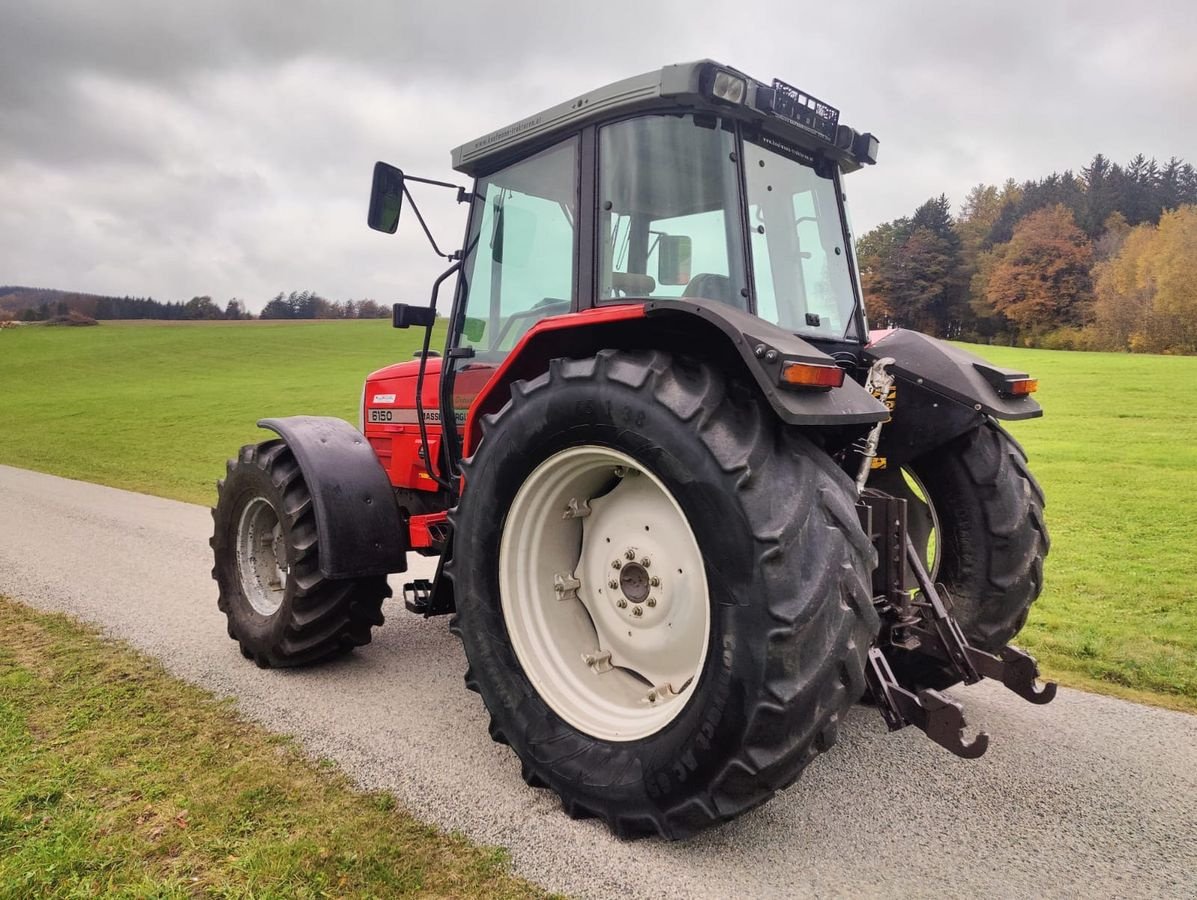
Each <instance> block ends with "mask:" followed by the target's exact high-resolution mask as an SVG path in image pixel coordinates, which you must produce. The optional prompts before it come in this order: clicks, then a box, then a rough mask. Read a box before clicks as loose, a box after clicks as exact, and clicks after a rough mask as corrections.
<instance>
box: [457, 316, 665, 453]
mask: <svg viewBox="0 0 1197 900" xmlns="http://www.w3.org/2000/svg"><path fill="white" fill-rule="evenodd" d="M642 318H644V304H643V303H624V304H619V305H612V306H596V307H594V308H593V309H586V310H583V311H582V312H576V313H565V314H564V315H560V316H550V317H549V318H547V319H541V320H540V321H539V322H537V323H536V324H535V325H533V326H532V327H531V328H530V329H528V332H527V333H526V334H525V335H524V336H523V337H522V338H520V341H519V343H518V344H516V345H515V347H514V348H512V351H511V352H510V353H509V354H507V358H506V359H504V360H503V363H502V365H500V366H499V367H498V369H497V370H495V371H494V372H493V374H492V375H491V377H490V378H489V379H488V380H487V382H486V384H484V385H479V386H478V387H477V388H475V396H474V399H473V402H472V403H471V404H470V411H469V413H467V414H466V420H465V430H464V431H463V433H462V441H461V449H462V453H463V454H465V455H466V456H469V455H470V454H471V453H473V452H474V447H475V445H476V444H477V438H478V420H479V419H480V418H481V417H482V416H483V415H485V414H486V413H487V412H489V411H490V409H489V404H488V401H490V400H491V399H492V394H493V392H494V391H495V390H496V389H498V388H499V387H501V386H503V385H506V384H507V383H508V381H511V380H514V379H518V378H532V377H535V376H536V375H539V374H540V373H539V372H529V371H525V368H522V367H521V365H520V363H521V360H522V359H523V355H524V354H523V351H524V350H525V349H526V348H527V347H528V345H529V344H531V343H533V342H539V341H540V340H542V339H544V337H545V335H548V334H552V333H553V332H555V331H562V330H564V329H569V328H584V327H586V326H590V325H603V324H608V323H611V322H623V321H626V320H628V319H642ZM504 402H506V401H505V400H504Z"/></svg>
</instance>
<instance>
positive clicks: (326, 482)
mask: <svg viewBox="0 0 1197 900" xmlns="http://www.w3.org/2000/svg"><path fill="white" fill-rule="evenodd" d="M258 427H260V428H267V429H269V430H270V431H273V432H274V433H275V434H277V435H278V436H279V437H281V438H282V439H283V440H284V441H286V442H287V446H288V447H289V448H290V449H291V452H292V453H294V454H295V459H296V461H297V462H298V463H299V468H300V471H301V472H302V473H303V480H304V482H305V483H306V484H307V486H308V491H309V492H310V493H311V495H312V506H313V511H314V513H315V516H316V534H317V538H318V540H319V542H320V544H319V546H320V551H319V558H320V571H321V572H322V573H323V574H324V576H325V577H326V578H361V577H365V576H369V575H386V574H389V573H391V572H403V571H405V570H406V569H407V549H408V547H407V544H408V541H407V532H406V531H405V529H404V526H403V521H402V519H401V518H400V515H399V507H398V506H397V505H396V504H395V493H394V491H393V490H392V489H391V483H390V480H389V479H388V478H387V475H386V472H385V471H384V470H383V468H382V465H381V464H380V463H379V461H378V457H377V456H375V455H374V451H373V449H371V447H370V444H369V443H368V442H367V441H366V439H365V437H363V436H362V434H361V433H360V432H359V431H358V430H357V429H356V428H354V427H353V426H352V425H350V424H349V423H347V422H345V421H343V420H341V419H334V418H331V417H328V416H289V417H287V418H282V419H262V420H261V421H259V422H258Z"/></svg>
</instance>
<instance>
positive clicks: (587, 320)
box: [363, 303, 644, 539]
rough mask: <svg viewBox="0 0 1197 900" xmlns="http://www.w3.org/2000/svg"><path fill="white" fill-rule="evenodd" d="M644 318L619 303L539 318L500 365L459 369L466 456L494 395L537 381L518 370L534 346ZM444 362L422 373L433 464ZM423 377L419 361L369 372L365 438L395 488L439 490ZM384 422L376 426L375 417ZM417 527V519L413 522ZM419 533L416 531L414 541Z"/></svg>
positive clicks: (435, 454) (457, 403) (431, 363)
mask: <svg viewBox="0 0 1197 900" xmlns="http://www.w3.org/2000/svg"><path fill="white" fill-rule="evenodd" d="M643 316H644V306H643V305H642V304H638V303H637V304H621V305H618V306H603V307H598V308H596V309H588V310H585V311H583V312H578V313H566V314H564V315H560V316H550V317H549V318H546V319H541V320H540V321H539V322H537V323H536V324H535V325H533V326H532V327H531V328H530V329H528V332H527V333H526V334H525V335H524V336H523V337H522V338H521V339H520V341H519V343H517V344H516V345H515V347H514V348H513V349H512V351H511V352H510V353H509V354H507V357H506V358H505V359H504V360H503V362H502V364H501V365H498V366H496V365H494V364H492V363H477V362H473V361H470V362H468V363H467V364H466V365H465V366H464V367H462V368H461V369H459V370H458V372H457V377H456V378H455V379H454V384H453V405H454V407H455V408H456V409H458V410H462V409H466V408H468V409H469V412H468V413H467V414H466V415H464V416H462V414H461V413H460V412H459V413H458V425H459V426H461V425H464V431H463V441H462V447H463V450H464V452H465V453H467V454H469V453H470V452H472V451H473V448H474V443H475V435H476V434H477V423H476V420H477V419H478V417H479V416H481V415H482V414H483V412H484V411H485V408H486V401H487V400H488V399H490V398H491V394H492V392H493V390H495V389H496V387H497V386H499V385H503V384H505V383H506V382H507V380H509V376H512V375H513V373H518V374H517V375H516V377H520V378H526V377H533V376H534V375H536V374H539V373H528V372H523V371H521V370H519V361H520V359H521V353H522V351H523V350H524V349H525V348H526V347H527V346H528V344H529V343H531V342H532V341H536V340H540V339H543V337H544V336H545V335H546V334H551V333H552V332H555V331H561V330H562V329H567V328H581V327H585V326H588V325H596V324H603V323H609V322H618V321H623V320H626V319H635V318H641V317H643ZM442 365H443V360H442V359H441V358H440V357H433V358H431V359H429V360H428V364H427V366H426V367H425V369H424V392H423V393H424V396H423V401H424V421H425V423H426V425H427V430H428V450H429V454H430V455H431V457H432V459H433V464H434V467H435V461H436V460H438V459H439V458H440V456H439V453H440V444H441V425H440V400H439V397H438V395H439V392H440V378H441V366H442ZM419 372H420V361H419V360H416V359H413V360H409V361H407V362H401V363H396V364H395V365H391V366H387V367H385V368H382V369H379V370H378V371H377V372H371V373H370V374H369V375H368V376H367V377H366V393H365V402H364V413H363V419H364V422H363V428H364V429H365V433H366V439H367V440H369V441H370V446H371V447H373V448H374V453H375V454H376V455H377V456H378V460H379V462H381V463H382V467H383V469H385V470H386V472H387V476H388V477H389V478H390V480H391V484H392V485H394V486H395V487H399V488H408V489H412V490H423V491H436V490H438V485H437V483H436V481H435V479H433V478H432V476H430V475H429V474H428V470H427V467H426V466H425V465H424V459H423V457H422V456H421V455H420V450H421V441H420V423H419V420H418V419H417V417H416V415H417V414H416V378H417V376H418V375H419ZM372 415H373V416H375V417H379V416H381V417H385V418H386V421H378V422H372V421H370V420H371V417H372ZM413 522H414V519H413ZM414 531H415V529H414V528H413V539H414V538H415V534H414Z"/></svg>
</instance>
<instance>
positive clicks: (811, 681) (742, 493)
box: [446, 351, 878, 838]
mask: <svg viewBox="0 0 1197 900" xmlns="http://www.w3.org/2000/svg"><path fill="white" fill-rule="evenodd" d="M486 425H487V428H486V432H485V437H484V439H483V441H482V443H481V445H480V447H479V449H478V451H477V453H476V454H475V455H474V457H473V458H472V459H471V460H470V461H469V462H468V463H467V464H466V466H465V481H466V485H467V486H466V489H465V492H464V494H463V497H462V500H461V503H460V505H459V506H458V508H457V509H456V510H455V511H454V512H453V513H452V514H451V515H452V519H453V522H454V535H455V537H454V540H455V553H454V558H453V560H452V562H451V563H450V564H449V566H448V567H447V569H446V571H447V573H448V574H449V575H450V577H452V578H453V580H454V588H455V594H456V597H457V616H456V619H455V622H454V626H455V630H456V631H457V632H458V633H459V634H460V636H461V638H462V641H463V643H464V645H465V651H466V656H467V659H468V662H469V670H468V672H467V675H466V682H467V685H468V686H469V687H470V688H471V689H473V690H476V691H478V692H479V693H480V694H481V695H482V699H483V701H484V702H485V704H486V707H487V709H488V710H489V711H490V714H491V735H492V736H493V737H494V738H495V740H498V741H501V742H505V743H509V744H510V745H511V747H512V749H513V750H514V751H515V752H516V754H517V755H518V756H519V758H520V760H521V762H522V764H523V774H524V778H525V780H526V781H527V782H528V783H529V784H531V785H534V786H539V787H549V788H551V789H553V790H554V791H556V792H557V793H558V794H559V795H560V797H561V799H562V804H563V806H564V808H565V810H566V811H567V812H568V813H569V814H571V815H573V816H586V815H592V816H599V817H601V818H603V819H604V820H605V822H606V823H607V825H608V826H609V827H610V828H611V829H612V830H613V831H614V832H615V833H617V834H619V835H633V834H639V833H644V832H656V833H659V834H661V835H663V836H665V837H668V838H682V837H686V836H688V835H690V834H692V833H694V832H695V831H697V830H699V829H701V828H704V827H707V826H710V825H713V824H715V823H718V822H721V821H725V820H727V819H730V818H733V817H735V816H737V815H739V814H740V813H742V812H744V811H746V810H748V809H750V808H752V807H754V806H756V805H758V804H760V803H763V802H764V801H765V800H767V799H768V798H769V797H770V796H772V794H773V793H774V792H775V791H777V790H779V789H781V788H783V787H785V786H787V785H788V784H790V783H791V782H792V781H793V780H794V779H795V778H797V777H798V775H799V774H800V773H801V771H802V770H803V768H804V767H805V766H806V765H807V764H808V763H809V762H810V761H811V760H812V759H813V758H814V757H815V756H816V755H817V754H818V753H819V752H821V751H823V750H826V749H828V748H829V747H830V746H831V745H832V744H833V743H834V742H835V737H836V729H837V726H838V723H839V719H840V716H841V714H842V713H843V711H844V710H845V709H846V708H847V707H848V706H850V705H851V704H852V703H853V702H855V701H856V700H857V699H858V698H859V697H860V695H861V694H862V693H863V691H864V686H865V682H864V665H865V659H866V654H867V651H868V648H869V645H870V643H871V642H872V640H873V638H874V637H875V635H876V632H877V628H878V621H877V616H876V614H875V612H874V610H873V606H872V602H871V597H870V590H869V572H870V570H871V568H872V565H873V560H874V551H873V548H872V546H871V544H870V543H869V541H868V539H867V538H866V536H865V535H864V533H863V532H862V531H861V528H860V526H859V523H858V519H857V516H856V513H855V510H854V506H853V499H852V490H851V484H850V482H849V480H848V479H847V477H846V476H845V475H844V474H843V472H842V471H840V470H839V469H838V468H837V467H836V466H835V464H834V463H833V462H832V460H831V459H830V458H829V457H828V456H827V455H826V454H824V453H823V452H822V451H820V450H819V449H818V448H816V447H815V446H814V445H812V444H811V443H809V442H808V441H807V440H805V439H804V438H802V437H801V436H799V435H797V434H795V433H794V432H793V430H791V429H787V428H785V427H784V426H782V425H781V424H780V423H779V422H778V421H777V419H776V417H775V416H774V415H773V414H772V412H771V411H770V410H767V409H765V408H764V407H763V406H762V405H761V403H760V402H759V401H758V400H757V398H756V397H755V396H754V395H753V394H752V392H751V391H750V390H749V389H746V388H744V387H742V386H740V385H738V384H736V383H734V382H727V381H726V380H725V379H724V378H723V377H722V376H721V375H720V374H719V373H718V372H716V371H714V370H712V369H710V368H708V367H706V366H704V365H701V364H698V363H694V362H691V361H688V360H684V359H677V358H671V357H670V356H668V355H666V354H664V353H640V354H630V353H624V352H618V351H603V352H602V353H600V354H599V355H598V356H597V357H595V358H591V359H585V360H554V361H553V362H552V363H551V365H550V370H549V372H547V373H545V374H544V375H541V376H540V377H538V378H536V379H534V380H533V381H531V382H527V383H522V382H521V383H517V384H516V385H514V386H513V388H512V399H511V402H510V403H509V404H508V405H507V406H506V407H504V409H503V410H502V411H501V412H500V413H498V414H497V415H496V416H494V417H491V418H490V419H489V421H488V422H487V423H486ZM616 470H622V471H616ZM637 472H639V475H637V474H636V473H637ZM538 485H539V487H538ZM545 485H548V487H545ZM621 492H623V493H622V494H621ZM570 501H574V502H572V503H571V502H570ZM579 510H582V511H583V515H576V513H577V512H578V511H579ZM585 510H589V511H588V512H586V511H585ZM670 510H673V511H674V512H670ZM571 512H572V513H574V514H569V513H571ZM675 514H676V516H675ZM674 516H675V517H674ZM671 517H673V518H671ZM691 546H692V549H689V548H690V547H691ZM629 552H630V553H631V554H632V555H631V558H627V560H626V561H627V562H628V563H630V564H634V565H636V566H639V567H640V569H641V570H642V571H639V572H638V573H637V574H636V577H635V578H631V579H629V580H627V581H626V582H625V581H624V580H623V578H622V576H621V574H620V573H621V571H622V570H621V569H619V568H616V567H615V565H614V564H615V563H617V562H619V561H620V560H621V559H622V558H626V557H621V553H629ZM645 559H647V560H649V564H648V565H644V560H645ZM695 569H697V571H694V570H695ZM679 570H681V571H680V573H679ZM600 572H601V573H603V574H599V573H600ZM655 573H659V579H658V580H659V582H660V583H659V584H657V585H652V584H651V580H652V578H653V577H656V575H655ZM641 575H644V576H646V577H648V578H649V585H650V586H649V587H648V588H647V589H646V588H645V587H644V586H643V585H642V584H641V582H642V581H643V579H642V578H640V576H641ZM557 576H561V577H560V578H558V577H557ZM574 576H577V580H578V581H579V582H580V585H578V586H577V587H576V588H575V587H574V586H573V585H572V582H573V579H574ZM555 582H556V585H555ZM612 584H614V585H615V587H612ZM558 587H561V588H562V589H561V590H558V589H557V588H558ZM571 591H574V592H576V594H577V599H574V597H573V595H572V594H571V593H570V592H571ZM654 592H656V593H654ZM563 595H564V596H563ZM620 599H623V600H625V601H626V602H625V605H624V606H622V607H620V606H618V600H620ZM649 599H657V600H658V605H656V606H655V607H649V606H648V600H649ZM636 608H640V609H641V610H643V615H642V616H635V617H634V610H635V609H636ZM650 618H651V620H652V621H651V623H650ZM554 622H556V623H557V624H554ZM612 623H615V624H612ZM616 625H622V626H623V629H622V633H617V632H616V631H615V628H616ZM654 627H655V628H656V629H657V631H656V632H655V633H654V632H653V628H654ZM600 635H602V637H601V638H600ZM643 635H647V637H646V638H645V640H644V641H643V643H646V644H648V645H650V648H648V649H645V648H644V647H643V646H642V645H641V644H642V642H639V641H637V638H639V637H641V636H643ZM672 638H676V640H673V639H672ZM600 644H606V645H607V646H600ZM603 651H607V652H610V653H611V654H612V655H611V657H610V659H606V660H604V659H602V658H601V657H602V652H603ZM586 656H589V657H590V659H589V660H587V659H586V658H584V657H586ZM596 657H599V659H598V660H597V662H596ZM662 680H665V681H667V683H668V687H669V690H668V691H667V692H666V694H665V696H664V697H663V698H662V695H661V692H660V691H659V688H660V687H661V685H660V683H659V682H660V681H662ZM588 704H589V706H590V707H592V708H589V709H588ZM662 710H664V712H662Z"/></svg>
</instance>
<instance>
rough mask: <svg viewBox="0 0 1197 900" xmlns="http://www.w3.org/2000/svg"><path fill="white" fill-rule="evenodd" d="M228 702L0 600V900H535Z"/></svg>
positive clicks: (476, 855)
mask: <svg viewBox="0 0 1197 900" xmlns="http://www.w3.org/2000/svg"><path fill="white" fill-rule="evenodd" d="M507 869H508V864H507V859H506V856H505V854H504V851H502V850H497V849H488V848H481V847H477V846H475V845H473V844H471V843H469V842H468V841H466V840H465V839H464V838H461V837H458V836H446V835H444V834H441V833H439V832H437V831H436V830H435V829H433V828H430V827H428V826H426V825H421V824H420V823H418V822H416V821H415V820H414V819H412V818H411V817H410V816H409V815H407V814H406V813H404V812H402V811H400V810H398V809H397V808H396V807H395V802H394V800H393V798H392V797H391V796H390V795H388V794H364V793H361V792H358V791H356V790H354V789H353V787H352V786H351V784H350V783H349V781H348V779H346V778H345V777H344V776H343V775H341V774H339V773H338V772H336V771H335V770H334V769H332V767H331V766H321V765H318V764H317V763H314V762H312V761H310V760H308V759H307V758H305V757H303V756H302V755H301V754H300V753H299V752H298V751H297V750H296V749H295V747H294V746H292V744H291V743H290V742H289V741H288V740H287V739H286V738H282V737H278V736H276V735H272V734H270V733H269V732H267V731H265V730H264V729H262V728H260V727H258V726H256V725H252V724H249V723H247V722H246V721H244V720H243V719H241V718H239V717H238V716H237V715H235V714H234V712H233V711H232V709H231V708H230V705H229V703H227V702H225V701H220V700H217V699H216V698H214V697H213V696H212V695H210V694H208V693H206V692H204V691H202V690H200V689H199V688H196V687H193V686H191V685H188V684H186V683H184V682H181V681H178V680H177V679H174V678H172V677H170V676H169V675H167V674H166V673H165V672H164V670H163V669H162V668H161V666H159V665H158V664H157V663H156V662H153V661H151V660H149V659H147V658H146V657H144V656H141V655H140V654H138V653H135V652H133V651H131V650H129V649H127V648H125V647H123V646H121V645H118V644H114V643H112V642H110V641H106V640H104V639H102V638H100V637H99V636H97V635H96V634H95V633H94V632H91V631H89V630H87V629H85V628H84V627H82V626H80V625H78V624H76V623H74V622H72V621H71V620H70V619H68V618H66V617H65V616H61V615H45V614H42V613H38V612H34V611H32V610H30V609H29V608H27V607H25V606H22V605H20V604H17V603H15V602H13V601H11V600H7V599H5V598H0V897H34V896H37V897H43V896H50V897H67V896H70V897H75V896H109V895H114V894H115V895H122V896H154V897H159V896H164V897H170V896H181V897H186V896H195V895H200V894H202V895H208V896H230V897H232V896H235V897H245V896H254V897H327V896H336V897H353V896H374V897H378V896H412V895H416V896H432V897H478V896H487V897H533V896H542V894H541V892H540V891H539V890H538V889H536V888H534V887H532V886H530V885H528V884H527V883H525V882H522V881H520V880H518V879H516V878H514V877H512V876H511V875H510V874H509V873H508V871H507Z"/></svg>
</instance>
